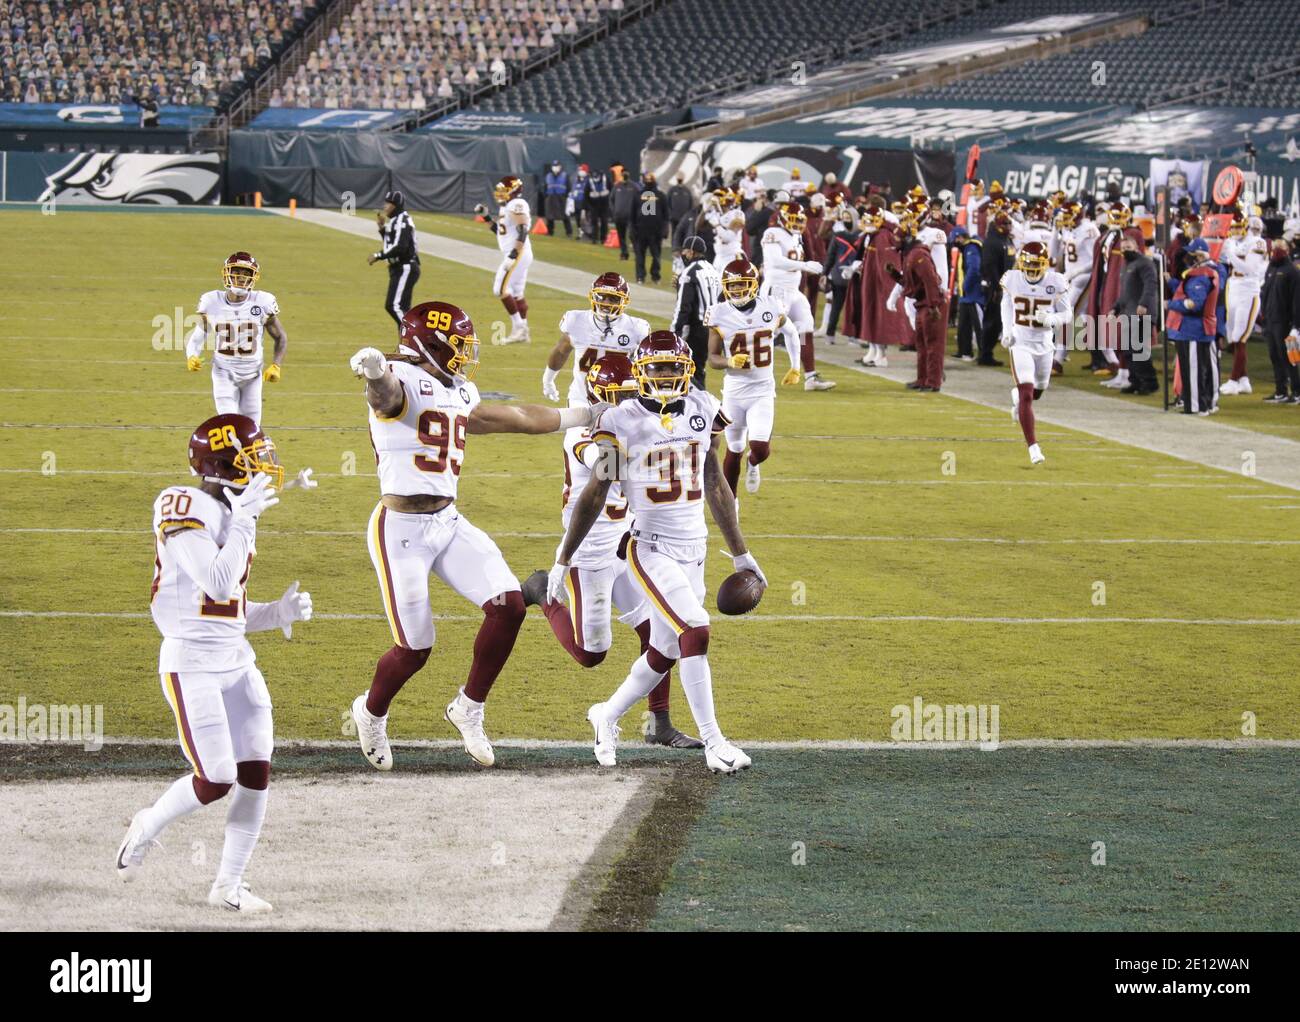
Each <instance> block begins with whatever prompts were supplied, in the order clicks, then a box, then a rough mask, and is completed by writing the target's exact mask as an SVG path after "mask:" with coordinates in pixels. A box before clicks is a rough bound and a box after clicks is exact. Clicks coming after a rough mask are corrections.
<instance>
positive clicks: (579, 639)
mask: <svg viewBox="0 0 1300 1022" xmlns="http://www.w3.org/2000/svg"><path fill="white" fill-rule="evenodd" d="M569 582H570V583H571V584H572V585H573V641H574V642H575V643H576V644H577V647H578V648H579V649H586V648H587V644H586V643H585V642H584V641H583V635H582V583H581V582H579V581H578V569H577V568H570V569H569Z"/></svg>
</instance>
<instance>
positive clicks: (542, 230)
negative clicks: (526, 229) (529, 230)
mask: <svg viewBox="0 0 1300 1022" xmlns="http://www.w3.org/2000/svg"><path fill="white" fill-rule="evenodd" d="M533 233H534V234H550V233H551V232H550V231H548V230H547V229H546V221H545V220H543V219H542V218H541V217H538V218H537V223H535V224H533Z"/></svg>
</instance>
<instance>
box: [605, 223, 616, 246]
mask: <svg viewBox="0 0 1300 1022" xmlns="http://www.w3.org/2000/svg"><path fill="white" fill-rule="evenodd" d="M605 247H606V248H618V228H616V227H611V228H610V229H609V233H608V234H606V235H605Z"/></svg>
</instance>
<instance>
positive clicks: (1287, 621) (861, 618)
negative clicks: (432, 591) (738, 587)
mask: <svg viewBox="0 0 1300 1022" xmlns="http://www.w3.org/2000/svg"><path fill="white" fill-rule="evenodd" d="M149 616H150V615H149V614H147V613H144V612H142V611H114V610H0V617H7V618H117V619H132V620H136V619H138V620H146V619H148V618H149ZM530 616H531V617H537V616H538V615H537V614H530ZM433 619H434V620H435V621H482V620H483V617H482V615H481V614H434V615H433ZM312 620H313V621H386V620H388V619H387V618H386V617H385V616H384V615H383V614H313V615H312ZM714 621H715V622H716V621H738V622H742V623H749V624H775V623H789V622H792V621H793V622H813V623H819V622H826V621H835V622H848V623H855V624H914V623H921V624H968V625H1224V626H1229V625H1231V626H1234V627H1236V626H1241V625H1251V626H1260V627H1265V628H1273V627H1284V628H1294V627H1295V626H1297V625H1300V617H1281V618H1271V617H1267V618H1265V617H1261V618H1217V617H976V616H974V615H962V614H744V615H741V616H739V617H721V618H714Z"/></svg>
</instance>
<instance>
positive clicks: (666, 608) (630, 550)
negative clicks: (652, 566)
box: [627, 540, 691, 632]
mask: <svg viewBox="0 0 1300 1022" xmlns="http://www.w3.org/2000/svg"><path fill="white" fill-rule="evenodd" d="M636 547H637V542H636V540H632V542H630V543H629V544H628V545H627V555H628V557H630V558H632V563H633V564H634V565H636V573H637V577H638V578H639V579H640V580H641V582H642V584H643V585H645V587H646V588H647V589H648V590H650V593H651V595H652V596H654V600H653V603H654V604H655V606H656V607H657V608H658V609H659V610H662V611H663V612H664V613H665V614H667V615H668V619H669V620H670V621H672V623H673V624H674V625H676V626H677V630H678V631H679V632H684V631H686V629H688V628H690V627H691V626H690V625H688V624H687V623H686V622H685V621H683V620H682V619H681V618H679V617H678V616H677V614H676V612H675V611H674V610H673V608H672V606H671V605H670V604H669V602H668V601H667V600H665V599H664V594H663V593H661V592H660V591H659V590H658V588H657V587H656V586H655V582H654V579H653V578H651V577H650V573H649V572H648V571H646V570H645V566H644V565H643V564H642V563H641V558H639V557H637V555H636Z"/></svg>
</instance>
